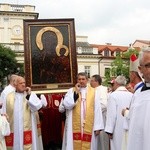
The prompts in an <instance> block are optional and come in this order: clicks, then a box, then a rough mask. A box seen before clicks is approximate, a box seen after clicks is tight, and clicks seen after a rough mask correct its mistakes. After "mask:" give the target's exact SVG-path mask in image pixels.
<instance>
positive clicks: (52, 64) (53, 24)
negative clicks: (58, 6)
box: [24, 19, 77, 90]
mask: <svg viewBox="0 0 150 150" xmlns="http://www.w3.org/2000/svg"><path fill="white" fill-rule="evenodd" d="M24 54H25V78H26V84H27V86H30V87H31V88H32V89H33V90H48V89H66V88H69V87H72V86H73V85H74V84H75V83H76V75H77V58H76V42H75V25H74V19H38V20H24Z"/></svg>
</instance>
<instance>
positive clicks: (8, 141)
mask: <svg viewBox="0 0 150 150" xmlns="http://www.w3.org/2000/svg"><path fill="white" fill-rule="evenodd" d="M13 136H14V134H13V133H10V135H8V136H5V141H6V146H11V147H12V146H13V143H14V141H13V140H14V138H13Z"/></svg>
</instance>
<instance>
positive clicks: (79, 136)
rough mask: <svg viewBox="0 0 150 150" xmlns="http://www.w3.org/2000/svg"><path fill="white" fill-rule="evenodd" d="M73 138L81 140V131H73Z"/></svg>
mask: <svg viewBox="0 0 150 150" xmlns="http://www.w3.org/2000/svg"><path fill="white" fill-rule="evenodd" d="M73 140H81V133H73Z"/></svg>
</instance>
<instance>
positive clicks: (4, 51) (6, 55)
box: [0, 45, 17, 82]
mask: <svg viewBox="0 0 150 150" xmlns="http://www.w3.org/2000/svg"><path fill="white" fill-rule="evenodd" d="M16 72H17V60H16V54H15V52H13V51H12V50H11V49H10V48H9V47H6V46H3V45H0V81H1V82H2V80H3V79H4V78H5V77H7V76H8V75H10V74H13V73H16Z"/></svg>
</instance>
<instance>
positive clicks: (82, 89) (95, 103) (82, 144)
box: [60, 73, 104, 150]
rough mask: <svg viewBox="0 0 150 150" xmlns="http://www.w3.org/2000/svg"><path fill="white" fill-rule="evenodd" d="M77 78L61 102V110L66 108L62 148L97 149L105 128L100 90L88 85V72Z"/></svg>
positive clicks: (80, 74)
mask: <svg viewBox="0 0 150 150" xmlns="http://www.w3.org/2000/svg"><path fill="white" fill-rule="evenodd" d="M77 80H78V83H77V84H76V86H75V87H74V88H71V89H69V90H68V92H67V94H66V95H65V97H64V100H63V101H62V103H61V108H60V110H61V111H62V112H63V107H64V109H65V110H66V122H65V129H64V137H63V146H62V150H79V149H82V150H85V149H90V150H97V149H98V141H97V140H98V135H99V134H100V131H101V130H103V129H104V125H103V117H102V111H101V106H100V103H99V97H98V96H97V95H98V93H97V92H98V91H97V90H96V91H95V90H94V88H92V87H90V86H88V85H87V82H88V77H87V75H86V73H79V74H78V79H77ZM62 106H63V107H62Z"/></svg>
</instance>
